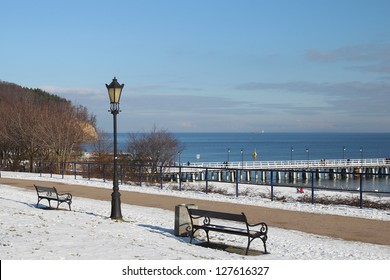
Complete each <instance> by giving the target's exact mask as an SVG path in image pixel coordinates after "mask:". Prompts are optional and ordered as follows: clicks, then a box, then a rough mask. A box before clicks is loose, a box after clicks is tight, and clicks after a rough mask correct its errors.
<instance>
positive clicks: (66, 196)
mask: <svg viewBox="0 0 390 280" xmlns="http://www.w3.org/2000/svg"><path fill="white" fill-rule="evenodd" d="M58 197H65V198H66V199H70V200H71V199H72V194H70V193H59V194H58Z"/></svg>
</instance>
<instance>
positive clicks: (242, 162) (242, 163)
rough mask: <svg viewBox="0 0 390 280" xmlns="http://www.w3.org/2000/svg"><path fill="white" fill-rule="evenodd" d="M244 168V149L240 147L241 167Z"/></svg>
mask: <svg viewBox="0 0 390 280" xmlns="http://www.w3.org/2000/svg"><path fill="white" fill-rule="evenodd" d="M243 168H244V149H243V148H241V169H243Z"/></svg>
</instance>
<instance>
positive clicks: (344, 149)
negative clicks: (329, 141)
mask: <svg viewBox="0 0 390 280" xmlns="http://www.w3.org/2000/svg"><path fill="white" fill-rule="evenodd" d="M346 150H347V148H345V147H343V159H345V151H346Z"/></svg>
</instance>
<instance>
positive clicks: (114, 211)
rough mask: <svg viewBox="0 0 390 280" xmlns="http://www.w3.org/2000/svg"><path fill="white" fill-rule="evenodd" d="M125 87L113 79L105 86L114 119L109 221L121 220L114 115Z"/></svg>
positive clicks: (117, 110)
mask: <svg viewBox="0 0 390 280" xmlns="http://www.w3.org/2000/svg"><path fill="white" fill-rule="evenodd" d="M124 86H125V85H124V84H122V85H121V84H119V83H118V81H117V79H116V78H115V77H114V79H113V80H112V82H111V84H109V85H107V84H106V87H107V90H108V97H109V98H110V111H109V112H111V114H112V116H113V119H114V176H113V192H112V194H111V216H110V218H111V219H115V220H122V211H121V199H120V197H121V194H120V193H119V186H118V176H117V162H118V155H117V131H116V127H117V125H116V115H118V114H119V112H120V110H119V101H120V98H121V93H122V89H123V87H124Z"/></svg>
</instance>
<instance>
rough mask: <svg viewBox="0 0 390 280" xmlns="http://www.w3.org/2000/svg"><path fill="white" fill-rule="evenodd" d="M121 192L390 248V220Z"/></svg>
mask: <svg viewBox="0 0 390 280" xmlns="http://www.w3.org/2000/svg"><path fill="white" fill-rule="evenodd" d="M0 184H2V185H10V186H15V187H20V188H25V189H29V190H31V191H34V192H35V189H34V187H33V184H37V182H36V181H31V180H22V179H10V178H0ZM39 185H44V186H55V187H56V188H57V189H58V190H59V191H60V192H71V193H72V195H73V196H74V197H84V198H91V199H97V200H106V201H107V200H111V192H112V190H110V189H103V188H96V187H87V186H80V185H70V184H66V183H57V182H44V181H40V182H39ZM120 192H121V201H122V203H127V204H132V205H139V206H145V207H153V208H161V209H166V210H171V211H174V209H175V206H176V205H178V204H190V203H193V204H196V205H198V206H199V208H207V209H210V210H217V211H226V212H233V211H234V212H245V214H246V215H247V216H248V219H249V220H250V221H258V220H261V221H264V222H266V223H267V224H268V225H269V227H270V230H269V234H270V235H272V227H278V228H283V229H290V230H297V231H302V232H306V233H312V234H318V235H322V236H329V237H333V238H340V239H344V240H351V241H361V242H366V243H373V244H380V245H390V222H388V221H378V220H370V219H363V218H354V217H346V216H337V215H324V214H313V213H306V212H298V211H288V210H281V209H274V208H265V207H260V206H251V205H242V204H234V203H228V202H216V201H212V202H211V201H207V200H198V199H192V198H182V197H175V196H167V195H155V194H146V193H139V192H128V191H120ZM34 202H35V201H34ZM34 202H32V203H34ZM73 207H77V205H73ZM122 214H123V217H124V219H127V218H130V217H131V213H122ZM107 216H109V209H107ZM173 225H174V216H173V215H172V227H173Z"/></svg>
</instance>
